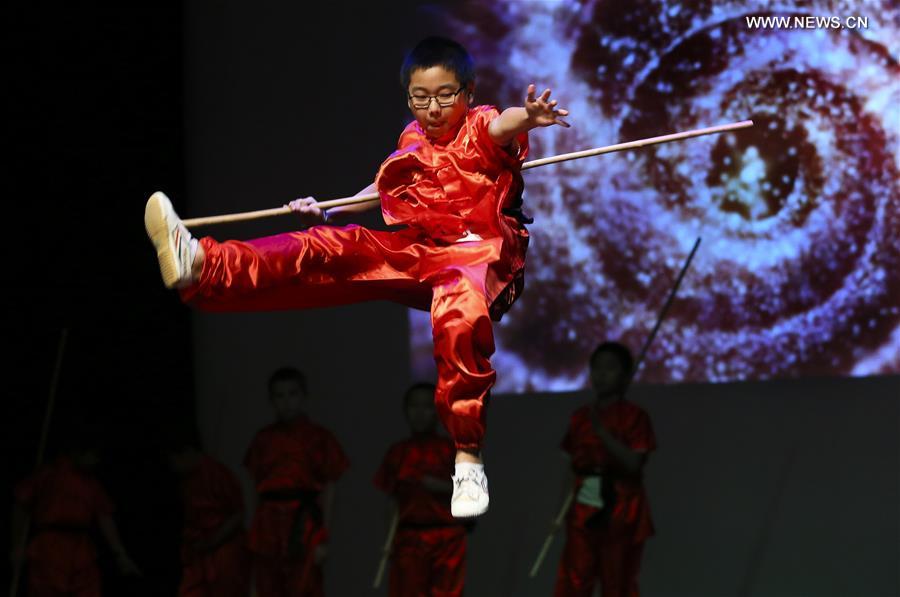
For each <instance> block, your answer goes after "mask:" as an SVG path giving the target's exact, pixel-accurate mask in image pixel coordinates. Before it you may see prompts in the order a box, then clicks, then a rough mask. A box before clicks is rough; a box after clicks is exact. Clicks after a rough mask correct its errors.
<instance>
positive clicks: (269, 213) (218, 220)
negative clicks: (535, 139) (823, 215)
mask: <svg viewBox="0 0 900 597" xmlns="http://www.w3.org/2000/svg"><path fill="white" fill-rule="evenodd" d="M751 126H753V121H752V120H742V121H740V122H732V123H730V124H722V125H719V126H710V127H706V128H702V129H694V130H690V131H684V132H681V133H672V134H670V135H660V136H658V137H649V138H647V139H639V140H637V141H629V142H627V143H617V144H615V145H607V146H605V147H597V148H594V149H585V150H583V151H575V152H572V153H563V154H561V155H556V156H552V157H548V158H541V159H539V160H532V161H530V162H525V163H524V164H522V170H528V169H530V168H537V167H538V166H547V165H549V164H559V163H561V162H568V161H570V160H578V159H581V158H587V157H591V156H595V155H602V154H604V153H613V152H616V151H625V150H628V149H637V148H639V147H646V146H648V145H658V144H660V143H670V142H672V141H681V140H683V139H690V138H692V137H700V136H703V135H714V134H717V133H725V132H728V131H735V130H738V129H743V128H747V127H751ZM380 200H381V199H380V197H379V195H378V193H368V194H365V195H353V196H352V197H341V198H340V199H331V200H328V201H319V202H317V203H316V207H318V208H319V209H323V210H324V209H331V208H332V207H340V206H342V205H353V204H356V203H371V202H375V201H380ZM291 213H293V212H292V211H291V208H290V207H276V208H273V209H262V210H259V211H248V212H244V213H237V214H230V215H224V216H210V217H206V218H193V219H188V220H183V222H184V225H185V226H187V227H188V228H198V227H200V226H211V225H213V224H228V223H234V222H247V221H250V220H260V219H263V218H271V217H273V216H285V215H289V214H291Z"/></svg>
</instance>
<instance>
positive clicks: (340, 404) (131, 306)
mask: <svg viewBox="0 0 900 597" xmlns="http://www.w3.org/2000/svg"><path fill="white" fill-rule="evenodd" d="M184 10H185V12H184V13H182V9H181V7H179V6H176V5H171V6H168V5H154V6H153V7H152V9H151V8H149V7H148V8H146V9H139V10H137V11H135V8H133V7H129V9H128V12H127V13H124V12H122V13H120V12H116V11H112V10H100V9H99V8H96V7H93V8H92V7H88V6H78V7H75V6H65V5H62V6H59V7H55V8H54V9H53V11H48V10H45V9H40V8H38V7H14V8H11V9H9V10H8V15H9V21H8V25H7V29H8V35H7V36H6V39H7V44H8V48H9V49H8V54H9V56H10V57H11V58H12V61H11V62H12V70H11V71H10V75H9V77H10V82H9V85H8V86H7V93H8V95H9V97H10V100H11V102H10V104H9V106H10V108H9V115H10V117H9V123H10V124H9V126H8V130H9V131H10V133H9V140H8V143H7V145H8V147H9V148H11V149H12V150H13V151H12V154H13V157H12V159H11V160H12V161H10V162H9V163H8V166H9V172H10V174H11V176H10V177H8V179H7V180H8V181H9V182H10V188H8V189H7V193H6V197H5V202H4V204H5V205H7V206H10V207H11V208H12V213H10V214H8V215H7V217H6V218H5V221H6V223H7V225H6V227H5V232H6V234H7V236H6V238H8V239H9V245H8V247H9V248H8V251H7V262H8V263H9V264H11V265H12V270H11V271H12V273H11V275H9V276H8V278H7V284H6V285H5V286H6V288H7V294H8V295H11V303H12V304H11V307H8V308H7V312H6V317H4V328H5V331H6V332H7V333H4V337H5V338H6V343H7V347H8V350H7V352H8V353H9V354H11V355H12V359H7V361H6V362H7V366H8V367H9V371H8V374H7V376H6V378H7V380H8V384H7V388H8V390H7V392H6V396H7V400H6V401H5V403H6V404H7V408H8V409H9V410H8V415H7V418H6V421H7V423H6V425H5V431H6V433H5V434H4V436H5V437H6V438H7V441H8V449H7V451H8V453H9V454H10V455H11V456H12V458H11V465H10V466H9V467H8V470H9V471H10V473H11V474H10V480H11V481H14V480H17V479H20V478H22V477H23V476H24V475H26V474H27V473H28V471H29V470H30V469H31V468H32V466H33V463H34V455H35V451H36V447H37V442H38V436H39V431H40V425H41V419H42V417H43V412H44V408H45V405H46V398H47V390H48V385H49V378H50V374H51V371H52V368H53V361H54V358H55V353H56V349H57V342H58V337H59V333H60V329H61V328H62V327H68V329H69V330H70V336H69V343H68V345H67V348H66V353H65V360H64V364H63V370H62V378H61V380H62V383H61V387H60V390H59V393H58V402H57V406H56V410H55V413H54V419H53V427H52V428H51V432H50V437H51V451H52V444H53V443H54V438H60V437H64V436H65V434H67V433H70V432H71V431H72V430H73V429H75V430H78V429H83V430H86V431H88V432H90V433H96V434H98V436H99V437H100V438H102V440H103V442H104V443H105V445H106V446H107V447H108V448H109V449H108V450H107V452H106V461H105V463H104V465H103V469H102V471H101V477H102V479H103V481H104V483H105V485H106V486H107V488H108V490H109V492H110V493H111V495H112V497H113V499H114V500H115V502H116V504H117V507H118V511H117V519H118V521H119V523H120V527H121V530H122V535H123V541H124V542H125V544H126V546H127V547H128V549H129V551H131V552H132V554H133V556H134V558H135V560H137V561H138V563H139V565H140V566H141V567H142V568H143V570H144V572H145V579H144V580H143V581H140V582H136V583H125V582H124V581H122V580H121V579H118V577H117V576H116V575H115V574H114V573H112V572H111V571H109V570H107V572H108V574H107V575H106V579H105V582H106V583H107V584H106V586H107V588H108V589H109V590H108V591H107V593H108V594H110V595H142V594H146V595H171V594H174V587H175V586H176V583H177V580H178V560H177V542H178V528H179V526H178V525H179V513H178V503H177V498H176V493H175V488H174V487H175V486H174V482H173V480H172V479H171V478H170V477H169V475H168V473H167V472H166V470H165V468H164V466H163V462H162V460H161V459H160V458H159V457H158V455H157V454H158V451H157V449H156V446H155V443H156V442H157V441H158V440H159V438H160V436H161V435H163V434H164V432H165V430H166V429H168V428H170V427H172V426H173V425H174V422H176V421H177V422H178V423H179V424H180V423H181V422H183V421H186V420H188V421H189V420H192V419H194V418H195V417H196V420H197V423H198V425H199V427H200V430H201V432H202V435H203V438H204V440H205V443H206V446H207V449H208V450H209V451H210V453H211V454H213V455H214V456H216V457H217V458H219V459H221V460H222V461H223V462H225V463H226V464H228V465H230V466H231V467H232V468H233V469H234V470H235V471H236V472H237V473H238V474H243V473H242V471H241V470H240V466H239V463H240V460H241V459H242V457H243V452H244V450H245V449H246V446H247V444H248V442H249V440H250V438H251V437H252V435H253V433H254V432H255V431H256V429H258V428H259V427H260V426H262V425H264V424H266V423H267V422H268V421H269V420H271V416H272V415H271V411H270V410H269V408H268V405H267V402H266V399H265V379H266V377H267V375H268V374H269V373H270V372H271V370H272V369H274V368H275V367H277V366H281V365H284V364H292V365H296V366H299V367H301V368H303V369H304V370H306V371H307V372H308V374H309V377H310V385H311V388H312V391H313V394H314V396H315V397H316V402H315V404H314V406H313V413H312V414H313V417H314V418H315V419H317V420H319V421H321V422H322V423H323V424H325V425H326V426H328V427H329V428H331V429H333V430H334V431H335V433H336V435H337V437H338V438H339V440H340V441H341V443H342V444H343V445H344V448H345V450H346V451H347V453H348V454H349V456H350V459H351V461H352V468H351V470H350V471H349V472H348V474H347V476H346V478H345V479H344V480H342V481H341V483H340V484H339V488H338V492H339V493H338V503H337V512H336V519H335V529H334V539H333V541H332V549H331V556H330V560H329V562H328V565H327V568H326V575H327V577H326V578H327V586H328V587H329V594H331V595H341V596H356V595H364V594H370V593H371V592H370V591H369V590H368V589H367V587H368V586H369V585H370V583H371V578H372V575H373V574H374V570H375V567H376V564H377V559H378V550H379V548H380V545H381V543H382V541H383V530H384V525H385V521H384V520H383V516H382V515H383V511H384V508H383V504H384V500H383V497H382V496H379V495H378V494H377V493H376V492H375V490H374V489H373V488H372V486H371V482H370V479H371V476H372V474H373V473H374V470H375V467H376V466H377V464H378V462H379V461H380V459H381V457H382V455H383V453H384V450H385V449H386V448H387V446H388V445H389V444H390V443H391V442H393V441H395V440H397V439H399V438H400V437H402V436H403V434H404V433H405V428H404V423H403V420H402V418H401V415H400V395H401V393H402V391H403V389H404V388H405V387H406V385H407V384H408V383H409V382H411V381H412V380H411V379H410V377H409V375H410V374H409V370H408V363H409V346H408V342H407V335H406V334H407V329H406V312H405V310H404V309H402V308H400V307H397V306H394V305H388V304H368V305H359V306H348V307H342V308H336V309H324V310H319V311H315V312H306V313H280V314H278V313H267V314H244V315H214V316H210V315H194V316H192V315H191V312H190V311H189V310H188V309H187V308H185V307H183V306H181V305H180V303H179V302H178V300H177V297H176V296H174V295H173V294H172V293H170V292H167V291H165V290H164V289H163V288H162V285H161V284H160V280H159V273H158V271H157V266H156V260H155V258H154V256H153V251H152V248H151V246H150V244H149V242H148V241H147V239H146V236H145V234H144V231H143V225H142V215H143V207H144V202H145V201H146V197H147V196H148V195H149V194H150V193H151V192H153V191H154V190H159V189H161V190H165V191H166V193H167V194H168V195H169V196H170V197H171V198H172V199H173V201H174V203H175V205H176V208H177V209H179V210H180V211H181V212H182V213H183V215H186V216H199V215H209V214H213V213H227V212H231V211H238V210H244V209H258V208H263V207H270V206H277V205H279V204H281V203H283V202H285V201H287V200H289V199H292V198H294V197H297V196H305V195H310V194H311V195H315V196H317V197H319V198H323V199H325V198H330V197H336V196H344V195H348V194H351V193H353V192H355V191H357V190H358V189H360V188H362V187H364V186H365V185H366V184H368V182H370V181H371V180H372V177H373V176H374V173H375V170H376V169H377V166H378V164H380V162H381V160H382V159H383V158H384V156H385V155H387V153H389V152H390V151H391V149H392V148H393V146H394V143H395V141H396V138H397V135H398V134H399V131H400V130H401V128H402V126H403V125H404V124H405V122H406V121H407V119H408V113H407V112H406V111H405V106H404V104H403V99H402V94H401V93H400V91H399V89H398V86H397V81H396V73H397V69H398V66H399V63H400V60H401V59H402V56H403V52H404V51H405V50H406V49H408V48H409V47H410V46H411V45H412V44H414V43H415V42H416V41H417V40H418V39H419V38H420V37H422V36H424V35H426V34H428V33H431V32H443V33H446V34H450V35H452V33H453V32H450V31H443V30H442V29H441V27H440V24H439V23H435V22H434V21H433V19H432V17H431V15H432V13H431V12H430V11H428V10H423V9H420V8H418V7H417V6H416V5H415V4H413V3H408V2H406V3H392V4H391V12H390V13H388V12H386V11H385V10H383V9H376V8H374V7H373V8H367V7H359V6H355V5H351V4H349V3H336V4H328V5H325V6H320V5H312V6H311V5H301V4H300V3H295V4H294V3H291V4H288V3H283V4H278V5H274V4H254V5H253V6H251V5H249V4H246V3H239V2H224V3H223V2H200V1H198V2H192V3H190V4H188V5H187V6H186V8H185V9H184ZM479 101H482V102H490V101H491V98H490V97H489V96H487V94H485V95H482V96H481V97H480V98H479ZM291 224H292V223H291V222H290V221H289V220H287V221H285V220H281V221H273V222H265V223H259V224H254V225H250V226H233V227H225V228H217V229H215V230H213V231H211V232H213V233H214V234H215V235H216V236H217V237H219V238H222V239H224V238H230V237H238V238H249V237H252V236H256V235H259V234H264V233H269V232H276V231H282V230H286V229H289V228H290V227H291ZM534 249H535V250H539V247H534ZM8 271H9V270H8ZM7 330H8V331H7ZM662 333H664V330H663V332H662ZM898 388H900V383H898V378H896V377H883V378H869V379H807V380H792V381H773V382H764V383H747V384H722V385H703V384H698V385H687V384H685V385H677V386H638V387H637V388H635V392H634V394H633V396H632V397H633V399H635V400H636V401H637V402H639V403H640V404H641V405H642V406H644V407H645V408H646V409H647V410H648V411H649V412H650V415H651V417H652V419H653V421H654V425H655V427H656V431H657V434H658V438H659V443H660V451H659V452H658V454H656V455H654V457H653V459H652V460H651V463H650V465H649V467H648V471H647V477H648V490H649V493H650V500H651V507H652V509H653V512H654V516H655V519H656V522H657V527H658V531H659V534H658V536H657V537H656V538H654V539H652V540H651V541H650V542H649V544H648V547H647V550H646V556H645V560H644V572H643V574H642V581H643V587H644V592H645V594H647V595H683V596H696V595H737V594H740V595H767V596H768V595H834V596H846V595H864V596H869V595H871V596H875V595H896V594H898V592H900V584H898V583H900V579H898V575H897V562H898V561H900V553H898V531H900V526H898V524H900V520H898V509H897V504H898V503H900V492H898V470H900V450H898V443H897V437H898V433H897V432H898V421H900V398H898V395H900V392H898V391H897V390H898ZM587 399H588V396H587V394H585V393H573V394H561V395H549V394H543V395H529V396H496V397H495V398H494V402H493V405H492V410H491V414H490V422H489V425H490V432H489V437H488V443H487V445H486V447H485V454H486V458H487V462H488V471H489V474H490V478H491V484H492V498H493V500H492V509H491V512H490V513H489V514H488V515H487V516H486V517H484V519H483V520H482V521H481V522H480V523H479V528H478V529H477V530H476V532H475V534H474V535H472V542H471V551H470V555H469V560H468V565H469V571H470V574H469V582H468V584H467V594H469V595H474V596H482V595H484V596H495V595H516V596H521V595H547V594H549V592H550V586H551V584H552V578H553V574H554V569H555V565H556V562H557V561H558V557H559V542H557V544H556V545H555V547H554V549H553V550H552V551H551V553H550V556H549V558H548V560H547V563H546V564H545V567H544V569H543V570H542V574H541V576H540V577H539V578H538V579H537V580H535V581H530V580H528V579H527V577H526V574H527V570H528V568H529V567H530V564H531V560H532V558H533V557H534V555H535V554H536V552H537V549H538V547H539V545H540V542H541V540H542V538H543V533H544V532H545V530H546V528H547V520H548V519H549V518H550V517H551V516H552V514H553V513H554V510H555V508H556V501H557V499H558V496H559V492H560V488H559V478H560V473H561V470H562V467H563V466H564V464H563V461H562V460H561V459H560V457H559V455H558V451H557V450H556V446H557V444H558V442H559V440H560V438H561V437H562V435H563V433H564V430H565V425H566V421H567V418H568V415H569V413H571V411H572V410H573V409H574V408H575V407H576V406H577V404H579V403H581V402H584V401H585V400H587ZM244 482H245V488H246V489H247V493H248V497H249V495H250V488H249V484H248V483H247V480H246V477H244ZM9 495H10V494H9V493H7V496H9ZM107 561H108V560H106V559H104V562H105V563H106V562H107ZM107 568H108V566H107Z"/></svg>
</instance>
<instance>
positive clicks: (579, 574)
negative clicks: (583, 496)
mask: <svg viewBox="0 0 900 597" xmlns="http://www.w3.org/2000/svg"><path fill="white" fill-rule="evenodd" d="M596 512H597V511H596V510H594V509H593V508H590V507H588V506H583V505H581V504H578V503H576V504H573V505H572V511H571V512H569V516H568V523H567V525H566V546H565V547H564V548H563V555H562V559H561V560H560V562H559V568H558V569H557V575H556V588H555V590H554V592H553V595H554V597H591V596H592V595H593V594H594V584H595V583H596V582H597V579H598V578H599V580H600V589H601V591H600V592H601V594H602V595H603V597H638V596H639V592H638V573H639V572H640V566H641V555H642V553H643V550H644V544H643V542H640V543H635V542H634V541H633V538H632V537H630V536H628V535H627V534H623V533H621V532H610V530H609V528H608V527H607V526H605V525H598V526H596V527H593V528H592V525H591V524H590V523H589V520H590V518H591V517H592V516H594V515H595V514H596Z"/></svg>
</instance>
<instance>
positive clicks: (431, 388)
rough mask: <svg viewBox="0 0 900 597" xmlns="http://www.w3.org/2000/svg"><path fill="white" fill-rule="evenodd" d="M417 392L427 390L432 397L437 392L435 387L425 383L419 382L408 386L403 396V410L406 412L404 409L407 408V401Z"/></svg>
mask: <svg viewBox="0 0 900 597" xmlns="http://www.w3.org/2000/svg"><path fill="white" fill-rule="evenodd" d="M419 390H427V391H429V392H431V394H432V395H434V393H435V392H436V391H437V386H435V385H434V384H433V383H431V382H427V381H420V382H417V383H414V384H413V385H411V386H409V388H407V390H406V393H404V394H403V410H406V408H407V407H408V406H409V399H410V398H412V395H413V394H414V393H415V392H417V391H419Z"/></svg>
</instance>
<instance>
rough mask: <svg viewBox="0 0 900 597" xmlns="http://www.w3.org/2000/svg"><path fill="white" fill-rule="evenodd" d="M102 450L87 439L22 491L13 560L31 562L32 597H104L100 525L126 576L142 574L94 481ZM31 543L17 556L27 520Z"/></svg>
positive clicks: (15, 514) (19, 491) (19, 487)
mask: <svg viewBox="0 0 900 597" xmlns="http://www.w3.org/2000/svg"><path fill="white" fill-rule="evenodd" d="M99 454H100V452H99V450H98V449H97V448H96V447H95V446H93V445H92V444H89V443H84V442H83V441H82V440H81V439H79V440H78V441H77V443H75V444H73V445H71V446H69V448H68V449H67V450H66V453H65V454H64V455H62V456H60V457H59V458H58V459H57V460H56V462H54V463H53V464H50V465H46V466H44V467H42V468H41V469H40V470H38V471H37V472H36V473H35V474H34V475H32V476H31V477H30V478H28V479H26V480H24V481H22V482H21V483H19V485H17V486H16V490H15V497H16V503H15V508H14V511H13V541H14V545H13V560H14V561H15V563H16V564H18V563H19V562H20V561H21V560H22V559H23V558H26V559H27V562H28V595H29V596H30V597H98V596H99V595H101V594H102V593H101V582H100V569H99V567H98V566H97V550H96V548H95V546H94V540H93V538H92V533H93V531H94V528H95V525H96V526H97V527H99V530H100V534H101V535H102V536H103V538H104V539H105V540H106V542H107V544H108V545H109V547H110V549H111V550H112V552H113V554H114V555H115V558H116V564H117V566H118V567H119V570H120V571H121V572H122V573H123V574H138V573H139V571H138V569H137V566H135V564H134V562H132V561H131V558H130V557H129V556H128V554H127V553H126V552H125V548H124V547H122V543H121V541H120V540H119V532H118V529H117V528H116V524H115V522H114V521H113V519H112V513H113V505H112V502H111V501H110V499H109V497H108V496H107V495H106V492H105V491H104V490H103V487H102V486H101V485H100V483H99V482H98V481H97V479H96V478H95V477H94V471H95V469H96V468H97V465H98V464H99V459H100V456H99ZM29 516H30V527H31V537H32V538H31V541H30V542H29V543H28V547H27V550H26V552H25V553H17V550H18V549H20V548H19V542H20V541H21V537H22V534H23V533H24V532H25V526H26V522H25V521H26V520H29Z"/></svg>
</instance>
